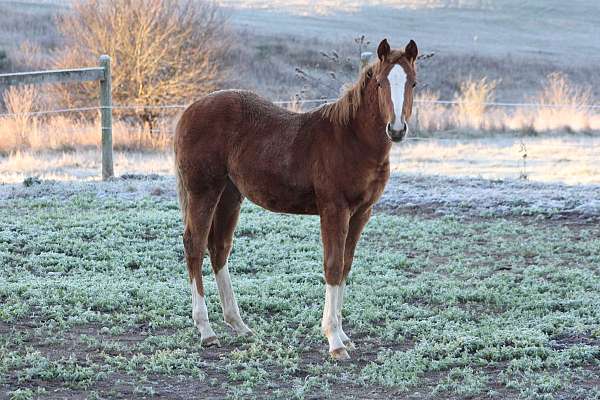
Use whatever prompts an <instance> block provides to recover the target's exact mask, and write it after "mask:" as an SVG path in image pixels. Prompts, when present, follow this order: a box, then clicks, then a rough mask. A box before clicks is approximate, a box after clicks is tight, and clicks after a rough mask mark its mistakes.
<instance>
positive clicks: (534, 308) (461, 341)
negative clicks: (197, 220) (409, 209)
mask: <svg viewBox="0 0 600 400" xmlns="http://www.w3.org/2000/svg"><path fill="white" fill-rule="evenodd" d="M321 263H322V261H321V247H320V240H319V227H318V219H317V218H315V217H298V216H287V215H277V214H273V213H268V212H266V211H263V210H262V209H260V208H258V207H256V206H254V205H251V204H249V203H245V205H244V207H243V210H242V215H241V220H240V224H239V226H238V229H237V231H236V238H235V242H234V250H233V253H232V255H231V259H230V270H231V273H232V279H233V284H234V287H235V290H236V292H237V296H238V302H239V304H240V308H241V310H242V317H243V318H244V319H245V321H246V323H247V324H248V325H249V326H250V327H251V328H252V329H253V330H254V332H255V336H254V337H252V338H237V337H233V336H231V335H230V332H229V330H228V329H227V328H226V326H225V325H224V323H223V322H222V319H221V310H220V305H219V299H218V295H217V292H216V287H215V283H214V279H213V277H212V276H211V275H212V273H211V272H210V268H209V267H208V259H206V260H205V286H206V291H207V296H208V297H207V302H208V307H209V315H210V317H211V320H212V323H213V328H214V329H215V331H216V332H217V334H218V335H219V336H220V340H221V343H222V344H223V347H222V348H220V349H202V348H201V346H200V338H199V335H198V333H197V332H196V331H195V328H194V327H193V323H192V320H191V304H190V302H191V301H190V291H189V290H190V289H189V283H188V281H187V272H186V268H185V266H184V262H183V248H182V244H181V223H180V219H179V212H178V209H177V205H176V202H175V199H173V198H171V197H157V196H151V195H148V196H147V197H144V198H142V199H141V200H140V199H138V200H130V199H129V200H124V199H117V198H113V197H110V196H109V197H104V198H103V197H100V196H97V195H96V194H95V193H93V192H85V191H84V192H82V193H81V194H77V195H75V196H70V197H69V196H67V197H64V198H63V197H62V196H58V195H50V196H46V197H19V198H14V199H10V200H7V201H6V202H4V203H2V204H1V205H0V266H1V267H0V268H1V269H0V333H1V335H0V397H2V398H4V397H7V398H15V399H28V398H38V397H40V398H44V396H50V395H52V396H54V397H55V396H57V395H59V396H65V397H68V396H71V395H74V394H77V393H80V394H81V393H86V394H87V396H88V397H89V398H115V397H120V396H122V397H127V398H130V397H148V398H150V397H155V396H159V395H161V396H166V397H170V398H189V397H190V396H199V397H202V395H205V396H206V397H208V396H209V395H210V396H213V397H231V398H236V397H239V398H248V397H260V398H264V397H268V398H321V397H329V396H330V397H333V398H338V397H349V398H352V397H354V398H364V397H368V396H370V397H382V398H387V397H390V396H405V397H410V398H419V399H420V398H436V399H438V398H461V399H462V398H498V399H501V398H519V399H554V398H557V397H561V398H569V399H600V269H599V266H600V229H599V228H598V226H594V225H579V226H574V225H566V224H564V223H563V224H562V225H561V224H560V223H557V222H554V221H551V222H550V221H548V222H545V221H539V220H534V219H520V220H517V219H513V220H504V219H477V220H474V219H470V220H469V219H460V218H458V217H443V218H438V219H431V218H429V217H425V216H419V215H389V214H385V213H378V214H376V215H375V216H374V217H373V218H372V220H371V222H370V223H369V225H368V227H367V229H366V232H365V233H364V235H363V239H362V241H361V242H360V244H359V247H358V251H357V257H356V260H355V263H354V268H353V272H352V275H351V278H350V280H349V287H348V289H347V295H346V299H347V301H346V305H345V308H344V318H345V330H346V332H347V333H348V334H349V335H350V337H351V338H353V339H354V341H355V342H356V344H357V347H358V348H357V350H354V351H353V352H351V356H352V358H353V359H352V362H350V363H347V364H337V363H335V362H333V361H331V360H329V358H328V355H327V345H326V341H325V339H324V338H323V337H322V336H321V333H320V327H319V325H320V318H321V312H322V305H323V297H324V288H323V277H322V265H321Z"/></svg>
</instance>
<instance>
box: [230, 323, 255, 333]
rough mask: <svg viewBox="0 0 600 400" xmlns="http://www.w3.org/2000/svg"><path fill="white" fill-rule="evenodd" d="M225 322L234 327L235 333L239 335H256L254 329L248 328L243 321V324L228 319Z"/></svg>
mask: <svg viewBox="0 0 600 400" xmlns="http://www.w3.org/2000/svg"><path fill="white" fill-rule="evenodd" d="M225 324H226V325H227V326H228V327H230V328H231V329H233V331H234V332H235V334H236V335H238V336H254V332H252V329H250V328H248V327H247V326H246V324H244V323H243V322H242V323H241V324H230V323H229V322H227V321H226V322H225Z"/></svg>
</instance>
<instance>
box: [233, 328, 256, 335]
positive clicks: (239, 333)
mask: <svg viewBox="0 0 600 400" xmlns="http://www.w3.org/2000/svg"><path fill="white" fill-rule="evenodd" d="M237 334H238V336H254V332H252V329H250V328H248V327H246V329H244V330H241V331H238V332H237Z"/></svg>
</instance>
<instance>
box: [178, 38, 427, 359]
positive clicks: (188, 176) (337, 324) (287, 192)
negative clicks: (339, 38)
mask: <svg viewBox="0 0 600 400" xmlns="http://www.w3.org/2000/svg"><path fill="white" fill-rule="evenodd" d="M417 53H418V50H417V45H416V43H415V42H414V41H412V40H411V41H410V42H409V43H408V45H407V46H406V47H405V49H404V50H396V49H394V50H392V49H391V48H390V46H389V44H388V42H387V40H385V39H384V40H383V41H382V42H381V43H380V44H379V47H378V49H377V55H378V60H377V61H376V62H374V63H373V64H371V65H369V66H367V67H366V68H365V69H364V71H363V72H362V73H361V75H360V78H359V80H358V82H357V83H355V84H354V86H352V87H351V88H350V89H348V90H347V91H346V92H345V94H344V95H342V97H341V98H340V99H339V100H338V101H337V102H335V103H331V104H326V105H324V106H322V107H320V108H317V109H314V110H311V111H308V112H306V113H294V112H290V111H287V110H284V109H282V108H279V107H277V106H275V105H274V104H273V103H271V102H269V101H267V100H264V99H262V98H260V97H258V96H257V95H255V94H253V93H250V92H246V91H238V90H224V91H218V92H215V93H212V94H209V95H207V96H205V97H203V98H202V99H200V100H198V101H196V102H195V103H193V104H192V105H190V106H189V107H188V108H187V109H186V110H185V111H184V112H183V114H182V115H181V118H180V120H179V122H178V124H177V130H176V133H175V142H174V146H175V168H176V172H177V173H176V175H177V187H178V194H179V202H180V206H181V212H182V217H183V222H184V225H185V227H184V233H183V244H184V249H185V258H186V262H187V267H188V272H189V276H190V281H191V289H192V307H193V310H192V318H193V320H194V323H195V325H196V326H197V328H198V330H199V331H200V335H201V337H202V344H203V345H205V346H208V345H219V341H218V339H217V337H216V335H215V333H214V331H213V330H212V328H211V326H210V323H209V321H208V311H207V308H206V302H205V299H204V288H203V285H202V258H203V255H204V252H205V250H206V249H207V248H208V251H209V253H210V260H211V263H212V268H213V271H214V273H215V277H216V282H217V286H218V290H219V295H220V297H221V305H222V308H223V316H224V319H225V322H226V323H227V324H228V325H230V326H231V327H232V328H233V330H234V331H235V332H236V333H237V334H251V333H252V331H251V330H250V329H249V328H248V327H247V326H246V324H245V323H244V322H243V321H242V319H241V317H240V311H239V308H238V305H237V302H236V300H235V296H234V293H233V289H232V286H231V280H230V277H229V270H228V268H227V258H228V256H229V252H230V250H231V246H232V242H233V232H234V230H235V226H236V224H237V222H238V217H239V213H240V206H241V203H242V201H243V199H244V198H245V197H247V198H249V199H250V200H251V201H252V202H254V203H256V204H258V205H260V206H261V207H264V208H266V209H268V210H271V211H276V212H282V213H292V214H313V215H315V214H318V215H319V216H320V221H321V238H322V242H323V255H324V256H323V258H324V272H325V281H326V289H325V306H324V311H323V320H322V323H321V327H322V331H323V333H324V335H325V336H326V337H327V339H328V341H329V352H330V354H331V356H332V357H333V358H335V359H338V360H343V359H348V358H349V356H348V352H347V350H346V348H347V347H349V348H353V347H354V346H353V344H352V342H350V339H349V338H348V336H346V334H345V333H344V331H343V330H342V303H343V297H344V287H345V284H346V277H347V276H348V273H349V272H350V267H351V266H352V259H353V257H354V250H355V248H356V243H357V242H358V239H359V236H360V234H361V232H362V230H363V228H364V226H365V224H366V223H367V221H368V220H369V217H370V215H371V208H372V206H373V204H374V203H375V202H376V201H377V200H378V199H379V197H380V196H381V193H382V192H383V189H384V187H385V184H386V183H387V180H388V178H389V174H390V165H389V153H390V149H391V146H392V142H398V141H400V140H402V139H403V138H404V136H405V135H406V133H407V131H408V128H407V121H408V119H409V118H410V115H411V110H412V101H413V88H414V86H415V85H416V74H415V60H416V59H417Z"/></svg>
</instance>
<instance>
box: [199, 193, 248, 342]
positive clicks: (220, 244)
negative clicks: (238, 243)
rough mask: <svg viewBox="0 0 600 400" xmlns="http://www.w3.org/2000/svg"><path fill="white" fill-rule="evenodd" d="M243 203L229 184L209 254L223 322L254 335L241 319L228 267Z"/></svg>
mask: <svg viewBox="0 0 600 400" xmlns="http://www.w3.org/2000/svg"><path fill="white" fill-rule="evenodd" d="M242 200H243V198H242V195H241V194H240V192H239V191H238V190H237V188H236V187H235V186H234V185H233V183H232V182H231V181H228V182H227V185H226V186H225V189H224V191H223V193H222V194H221V199H220V200H219V204H218V205H217V209H216V211H215V215H214V217H213V222H212V227H211V229H210V235H209V237H208V250H209V252H210V260H211V263H212V267H213V271H214V273H215V279H216V281H217V287H218V288H219V296H220V297H221V306H222V307H223V318H224V319H225V322H226V323H227V324H228V325H229V326H231V327H232V328H233V330H234V331H235V332H236V333H237V334H239V335H246V334H251V333H252V331H251V330H250V329H249V328H248V327H247V326H246V324H244V322H243V321H242V318H241V317H240V310H239V308H238V304H237V301H236V300H235V294H234V293H233V287H232V286H231V278H230V276H229V268H228V266H227V259H228V257H229V253H230V251H231V246H232V244H233V232H234V230H235V226H236V225H237V222H238V217H239V215H240V207H241V204H242Z"/></svg>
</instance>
